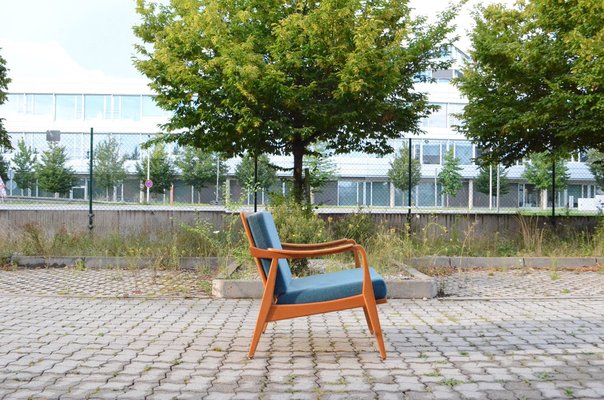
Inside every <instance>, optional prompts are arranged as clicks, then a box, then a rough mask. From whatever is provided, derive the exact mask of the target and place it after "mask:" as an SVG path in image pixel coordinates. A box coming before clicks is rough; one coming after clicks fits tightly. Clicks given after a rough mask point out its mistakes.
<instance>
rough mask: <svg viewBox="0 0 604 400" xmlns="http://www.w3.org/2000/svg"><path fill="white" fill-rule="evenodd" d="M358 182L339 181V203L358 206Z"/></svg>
mask: <svg viewBox="0 0 604 400" xmlns="http://www.w3.org/2000/svg"><path fill="white" fill-rule="evenodd" d="M357 185H358V184H357V182H350V181H339V182H338V205H340V206H356V205H357V204H358V195H357Z"/></svg>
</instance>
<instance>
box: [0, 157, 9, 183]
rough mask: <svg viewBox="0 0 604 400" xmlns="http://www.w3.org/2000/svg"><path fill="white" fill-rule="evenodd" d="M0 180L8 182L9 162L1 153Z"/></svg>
mask: <svg viewBox="0 0 604 400" xmlns="http://www.w3.org/2000/svg"><path fill="white" fill-rule="evenodd" d="M0 178H2V181H3V182H7V181H8V161H5V160H4V156H3V155H2V153H0Z"/></svg>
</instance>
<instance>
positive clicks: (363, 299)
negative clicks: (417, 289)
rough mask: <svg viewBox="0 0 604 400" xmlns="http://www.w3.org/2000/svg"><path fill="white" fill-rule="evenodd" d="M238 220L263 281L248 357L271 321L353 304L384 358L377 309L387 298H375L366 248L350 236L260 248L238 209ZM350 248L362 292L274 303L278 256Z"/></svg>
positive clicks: (290, 257) (313, 255)
mask: <svg viewBox="0 0 604 400" xmlns="http://www.w3.org/2000/svg"><path fill="white" fill-rule="evenodd" d="M241 221H242V223H243V227H244V229H245V233H246V236H247V238H248V241H249V244H250V253H251V255H252V257H254V261H255V263H256V268H257V269H258V273H259V274H260V277H261V279H262V283H263V285H264V293H263V295H262V302H261V304H260V310H259V312H258V319H257V320H256V327H255V329H254V334H253V336H252V342H251V344H250V350H249V353H248V357H249V358H253V357H254V353H255V352H256V347H257V346H258V342H259V341H260V336H261V335H262V333H263V332H264V331H265V330H266V326H267V324H268V323H269V322H271V321H279V320H283V319H290V318H296V317H303V316H307V315H313V314H323V313H328V312H333V311H341V310H348V309H352V308H357V307H359V308H363V312H364V314H365V319H366V321H367V326H368V328H369V331H370V332H371V333H372V334H373V335H374V336H375V339H376V342H377V346H378V350H379V352H380V356H381V358H382V360H385V359H386V349H385V346H384V339H383V337H382V328H381V325H380V320H379V316H378V312H377V304H384V303H386V299H385V298H383V299H377V300H376V298H375V295H374V291H373V284H372V281H371V275H370V272H369V265H368V263H367V254H366V252H365V249H364V248H363V247H362V246H361V245H359V244H357V243H356V242H355V241H354V240H351V239H340V240H334V241H331V242H325V243H314V244H292V243H281V245H282V247H283V250H281V249H272V248H268V249H261V248H258V247H256V246H255V243H254V239H253V237H252V233H251V230H250V227H249V225H248V222H247V219H246V216H245V213H243V212H242V213H241ZM345 252H352V253H353V254H354V259H355V265H356V267H357V268H363V286H362V292H361V294H358V295H355V296H350V297H344V298H341V299H336V300H329V301H322V302H314V303H303V304H277V303H276V297H275V295H274V290H275V282H276V279H277V270H278V267H277V263H278V261H279V259H281V258H285V259H292V258H310V257H319V256H325V255H331V254H338V253H345ZM261 259H268V260H271V263H270V268H269V272H268V276H267V275H266V273H265V270H264V268H263V266H262V263H261V261H260V260H261Z"/></svg>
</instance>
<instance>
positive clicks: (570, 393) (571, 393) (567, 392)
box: [564, 388, 575, 397]
mask: <svg viewBox="0 0 604 400" xmlns="http://www.w3.org/2000/svg"><path fill="white" fill-rule="evenodd" d="M564 394H565V395H566V396H567V397H575V392H574V391H573V388H565V389H564Z"/></svg>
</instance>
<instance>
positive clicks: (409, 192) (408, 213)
mask: <svg viewBox="0 0 604 400" xmlns="http://www.w3.org/2000/svg"><path fill="white" fill-rule="evenodd" d="M411 145H412V142H411V138H409V149H408V151H409V163H408V166H407V174H408V175H409V176H408V178H407V181H408V185H407V207H409V208H408V209H407V224H411V181H412V180H411V155H412V153H411Z"/></svg>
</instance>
